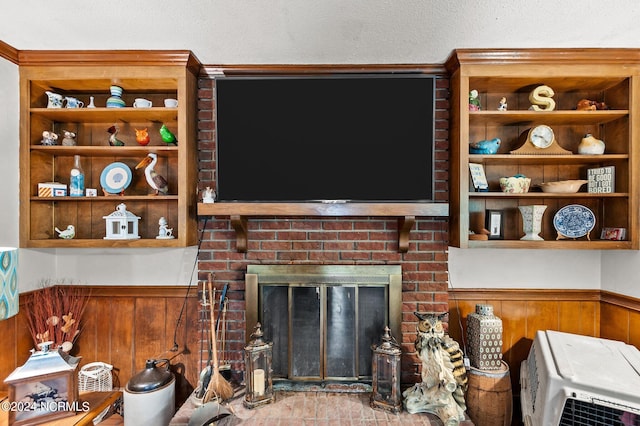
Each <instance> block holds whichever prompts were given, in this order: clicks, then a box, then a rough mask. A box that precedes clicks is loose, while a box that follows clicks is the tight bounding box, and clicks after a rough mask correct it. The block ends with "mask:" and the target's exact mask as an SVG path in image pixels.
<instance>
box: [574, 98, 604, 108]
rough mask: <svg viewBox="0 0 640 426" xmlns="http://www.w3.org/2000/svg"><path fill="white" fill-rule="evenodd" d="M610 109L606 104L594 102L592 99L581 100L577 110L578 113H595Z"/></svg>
mask: <svg viewBox="0 0 640 426" xmlns="http://www.w3.org/2000/svg"><path fill="white" fill-rule="evenodd" d="M605 109H609V107H608V106H607V104H606V103H604V102H597V101H592V100H590V99H580V100H579V101H578V103H577V104H576V110H578V111H595V110H605Z"/></svg>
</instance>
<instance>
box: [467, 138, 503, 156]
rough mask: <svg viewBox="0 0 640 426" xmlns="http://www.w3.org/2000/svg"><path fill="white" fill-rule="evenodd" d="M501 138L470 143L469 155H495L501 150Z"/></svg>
mask: <svg viewBox="0 0 640 426" xmlns="http://www.w3.org/2000/svg"><path fill="white" fill-rule="evenodd" d="M501 143H502V141H501V140H500V138H494V139H490V140H484V141H478V142H471V143H469V154H495V153H496V152H498V148H500V144H501Z"/></svg>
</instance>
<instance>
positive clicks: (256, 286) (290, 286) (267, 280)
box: [245, 265, 402, 381]
mask: <svg viewBox="0 0 640 426" xmlns="http://www.w3.org/2000/svg"><path fill="white" fill-rule="evenodd" d="M263 286H278V287H285V289H286V291H287V293H288V301H287V303H288V304H287V310H288V313H287V315H288V318H292V315H293V314H292V311H293V310H294V308H295V307H294V306H292V300H293V297H292V294H293V292H294V291H295V289H299V288H301V287H302V289H303V291H304V289H309V288H314V287H315V288H316V291H317V294H318V298H319V300H320V304H319V309H320V312H319V321H320V324H322V331H321V332H320V355H319V356H320V361H319V362H320V367H319V368H320V370H319V374H318V375H316V374H299V373H295V372H294V371H293V366H294V363H293V361H292V356H293V355H292V353H293V347H292V339H291V328H289V331H288V336H289V338H288V339H287V342H288V345H287V346H288V347H287V349H286V351H285V352H286V354H287V361H286V364H287V368H286V369H287V374H286V377H282V376H278V377H280V378H285V379H291V380H296V381H297V380H301V381H305V380H327V381H329V380H368V379H370V378H371V377H370V376H363V375H362V374H361V369H360V368H359V367H358V362H359V361H360V359H361V357H359V356H357V357H356V359H355V373H356V374H355V375H354V376H353V377H352V376H351V375H347V376H339V377H334V376H331V375H327V374H326V373H327V372H328V371H329V369H328V367H326V366H325V362H326V356H327V355H326V354H327V352H326V348H325V346H324V344H325V343H326V338H327V336H326V333H328V331H327V329H326V324H327V307H326V306H324V307H323V306H322V304H323V303H326V301H327V294H328V293H329V292H330V290H329V289H331V288H332V287H336V286H338V287H345V288H348V287H351V288H354V287H355V289H353V291H350V294H354V293H355V294H359V292H360V290H359V289H360V288H362V287H381V288H383V289H384V298H385V304H386V306H381V308H382V309H385V312H384V314H385V321H384V322H385V324H382V327H380V330H379V332H378V333H376V342H375V343H376V344H377V343H378V341H377V339H378V338H379V337H380V336H382V333H383V331H384V325H388V326H389V328H390V329H391V331H392V333H393V335H394V336H396V337H397V338H401V328H400V327H401V322H402V266H401V265H248V267H247V273H246V275H245V302H246V314H245V315H246V317H245V318H246V328H247V329H246V336H249V335H250V334H251V330H252V329H253V327H254V326H255V324H256V323H257V322H264V321H263V313H264V307H263V301H262V295H263V290H264V288H263ZM356 299H357V298H356ZM354 303H355V302H354ZM357 309H358V308H357V305H356V318H357V317H358V315H357ZM289 321H291V320H289ZM289 324H291V322H289ZM264 326H265V324H263V327H264ZM359 326H360V325H359V324H357V323H356V324H354V327H356V329H357V328H358V327H359ZM267 327H268V325H267ZM354 346H355V348H356V350H357V348H358V346H359V345H358V342H357V341H356V342H354ZM360 347H362V346H360ZM274 352H275V351H274ZM274 356H275V354H274ZM274 377H275V376H274Z"/></svg>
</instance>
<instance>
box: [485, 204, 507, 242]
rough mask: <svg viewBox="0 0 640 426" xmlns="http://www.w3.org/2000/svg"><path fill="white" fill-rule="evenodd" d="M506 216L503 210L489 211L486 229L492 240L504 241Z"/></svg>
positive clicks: (486, 217)
mask: <svg viewBox="0 0 640 426" xmlns="http://www.w3.org/2000/svg"><path fill="white" fill-rule="evenodd" d="M503 219H504V214H503V212H502V210H487V211H486V214H485V228H487V230H488V231H489V239H490V240H502V239H504V220H503Z"/></svg>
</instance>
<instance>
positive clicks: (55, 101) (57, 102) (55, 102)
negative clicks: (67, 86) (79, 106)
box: [44, 90, 64, 108]
mask: <svg viewBox="0 0 640 426" xmlns="http://www.w3.org/2000/svg"><path fill="white" fill-rule="evenodd" d="M44 93H45V94H46V95H47V99H48V102H47V108H62V103H63V101H64V98H63V96H62V95H60V94H58V93H54V92H50V91H48V90H47V91H46V92H44Z"/></svg>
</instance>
